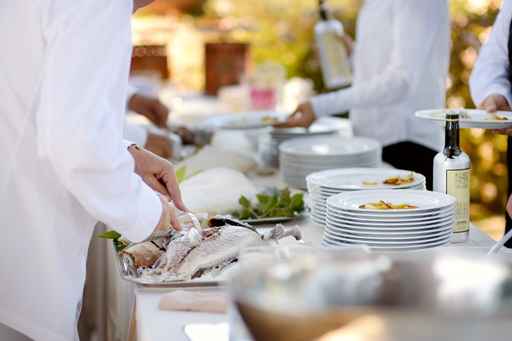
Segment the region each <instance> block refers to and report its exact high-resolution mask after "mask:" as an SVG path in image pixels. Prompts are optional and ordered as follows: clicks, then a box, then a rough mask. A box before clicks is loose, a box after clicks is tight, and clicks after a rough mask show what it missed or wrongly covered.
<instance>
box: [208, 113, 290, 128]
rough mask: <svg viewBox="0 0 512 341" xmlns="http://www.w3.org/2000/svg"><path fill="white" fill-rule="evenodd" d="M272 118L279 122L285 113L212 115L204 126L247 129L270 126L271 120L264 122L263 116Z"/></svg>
mask: <svg viewBox="0 0 512 341" xmlns="http://www.w3.org/2000/svg"><path fill="white" fill-rule="evenodd" d="M267 117H269V118H273V119H275V120H277V121H279V122H281V121H284V120H285V119H286V117H287V114H286V113H283V112H276V111H252V112H245V113H233V114H227V115H222V116H217V117H212V118H211V119H209V120H207V121H206V126H209V127H213V128H217V129H230V130H247V129H259V128H265V127H270V126H272V124H273V122H266V121H265V118H267Z"/></svg>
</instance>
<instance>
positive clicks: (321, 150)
mask: <svg viewBox="0 0 512 341" xmlns="http://www.w3.org/2000/svg"><path fill="white" fill-rule="evenodd" d="M380 148H381V145H380V143H379V142H377V141H376V140H372V139H367V138H362V137H354V138H350V139H345V138H342V137H338V136H336V137H331V136H327V137H323V136H322V137H315V138H306V139H294V140H291V141H287V142H285V143H283V144H281V146H280V147H279V150H280V151H281V152H283V153H285V154H293V155H300V156H305V157H321V158H322V157H326V156H349V155H354V156H356V157H357V156H358V155H361V154H364V153H368V152H370V153H371V152H372V151H374V150H379V149H380Z"/></svg>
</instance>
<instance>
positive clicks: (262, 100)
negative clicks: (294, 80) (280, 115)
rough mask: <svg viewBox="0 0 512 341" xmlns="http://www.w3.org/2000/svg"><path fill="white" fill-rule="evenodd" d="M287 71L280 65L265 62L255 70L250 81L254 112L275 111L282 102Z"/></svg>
mask: <svg viewBox="0 0 512 341" xmlns="http://www.w3.org/2000/svg"><path fill="white" fill-rule="evenodd" d="M285 79H286V70H285V69H284V67H283V66H282V65H280V64H277V63H274V62H265V63H262V64H259V65H257V66H256V68H255V69H254V71H253V73H252V74H251V76H250V77H249V79H248V83H249V88H250V90H249V91H250V97H251V105H252V109H254V110H274V109H276V107H277V105H278V104H279V103H280V102H281V97H282V89H283V85H284V82H285Z"/></svg>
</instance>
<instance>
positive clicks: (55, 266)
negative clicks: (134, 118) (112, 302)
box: [0, 0, 185, 341]
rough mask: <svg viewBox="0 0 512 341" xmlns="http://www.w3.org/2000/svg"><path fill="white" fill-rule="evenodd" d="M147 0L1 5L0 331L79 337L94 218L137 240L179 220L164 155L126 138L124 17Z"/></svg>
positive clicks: (2, 335)
mask: <svg viewBox="0 0 512 341" xmlns="http://www.w3.org/2000/svg"><path fill="white" fill-rule="evenodd" d="M143 2H148V1H139V0H135V2H134V1H130V0H73V1H69V0H40V1H36V2H34V1H32V0H16V1H3V2H1V4H0V41H2V42H3V43H4V44H5V46H8V48H6V49H3V50H2V52H1V53H0V95H1V98H2V101H0V113H1V118H2V120H3V122H2V124H0V155H2V162H1V166H0V221H1V222H2V228H1V238H0V240H1V242H2V246H1V250H2V255H1V257H0V340H2V341H3V340H13V339H17V338H22V336H20V333H22V334H24V335H26V336H28V337H29V338H30V339H34V340H37V341H71V340H74V339H75V340H76V339H77V336H76V321H77V318H78V313H79V302H80V300H81V297H82V291H83V284H84V279H85V261H86V258H87V248H88V245H89V240H90V238H91V235H92V231H93V227H94V225H95V224H96V222H97V221H102V222H104V223H106V224H107V225H109V226H111V227H112V228H115V229H117V230H119V231H120V232H121V233H122V234H124V235H125V236H126V237H127V238H128V239H131V240H133V241H141V240H144V239H145V238H147V237H148V236H149V235H150V234H151V233H152V232H153V231H154V230H155V229H167V228H169V227H170V226H171V223H172V225H173V226H174V227H176V228H179V226H178V223H177V222H176V220H175V219H173V218H174V211H173V206H172V204H171V203H170V202H169V201H168V200H167V198H170V199H172V200H173V201H174V204H175V205H176V206H177V207H179V208H181V209H185V207H184V205H183V203H182V201H181V198H180V193H179V189H178V186H177V182H176V176H175V174H174V170H173V168H172V165H171V164H170V163H168V162H167V161H165V160H163V159H161V158H159V157H157V156H155V155H154V154H151V153H149V152H147V151H145V150H143V149H140V148H138V147H136V146H130V147H128V148H127V146H128V144H126V143H124V142H123V140H122V135H123V125H124V113H125V103H126V87H127V82H128V70H129V62H130V53H131V32H130V17H131V14H132V10H133V9H135V8H137V6H139V5H141V4H142V3H143ZM134 6H135V7H134ZM148 185H149V186H148ZM150 187H151V188H150ZM155 190H156V191H158V192H161V193H162V195H161V196H160V198H159V196H158V195H157V194H155ZM164 195H165V196H166V197H167V198H165V197H164ZM8 328H10V329H8ZM13 330H17V331H18V332H20V333H17V335H18V336H17V337H15V336H13V335H12V334H14V333H15V332H14V331H13Z"/></svg>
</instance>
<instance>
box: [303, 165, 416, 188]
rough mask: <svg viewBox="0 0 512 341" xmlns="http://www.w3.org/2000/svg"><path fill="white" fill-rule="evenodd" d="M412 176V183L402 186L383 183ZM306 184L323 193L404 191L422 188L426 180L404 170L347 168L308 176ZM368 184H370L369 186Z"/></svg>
mask: <svg viewBox="0 0 512 341" xmlns="http://www.w3.org/2000/svg"><path fill="white" fill-rule="evenodd" d="M411 174H412V175H413V176H414V181H413V182H411V183H408V184H404V185H398V186H397V185H386V184H384V181H385V180H386V179H388V178H391V177H396V176H399V177H402V178H403V177H407V176H409V175H411ZM306 180H307V181H308V183H311V185H316V186H318V187H319V188H320V190H321V191H322V192H323V191H331V192H336V191H348V190H373V189H390V188H392V189H405V188H411V187H419V186H422V185H423V184H424V183H425V181H426V179H425V177H424V176H423V175H421V174H418V173H414V172H411V171H406V170H397V169H391V168H348V169H334V170H328V171H323V172H317V173H314V174H310V175H308V177H307V179H306ZM369 183H372V184H371V185H370V184H369Z"/></svg>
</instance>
